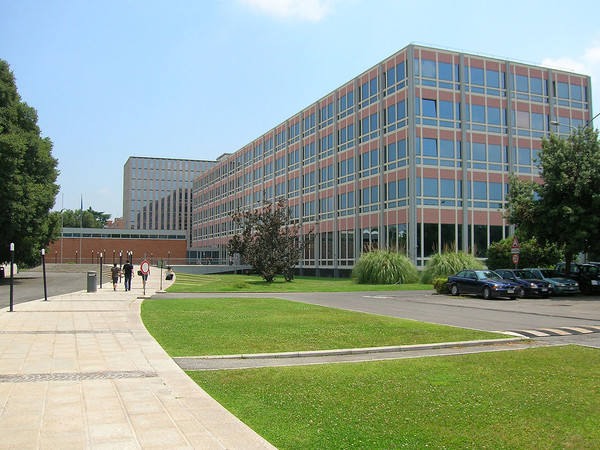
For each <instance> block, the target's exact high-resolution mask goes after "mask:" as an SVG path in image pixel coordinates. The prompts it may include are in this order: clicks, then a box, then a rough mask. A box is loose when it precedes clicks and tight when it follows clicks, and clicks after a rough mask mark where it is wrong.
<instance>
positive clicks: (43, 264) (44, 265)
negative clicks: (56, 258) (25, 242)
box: [42, 249, 48, 302]
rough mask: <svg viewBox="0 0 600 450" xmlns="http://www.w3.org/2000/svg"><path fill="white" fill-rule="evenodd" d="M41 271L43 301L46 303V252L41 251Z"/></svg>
mask: <svg viewBox="0 0 600 450" xmlns="http://www.w3.org/2000/svg"><path fill="white" fill-rule="evenodd" d="M42 271H43V273H44V301H45V302H46V301H48V290H47V288H46V250H45V249H42Z"/></svg>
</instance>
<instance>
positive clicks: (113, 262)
mask: <svg viewBox="0 0 600 450" xmlns="http://www.w3.org/2000/svg"><path fill="white" fill-rule="evenodd" d="M115 252H116V250H113V264H114V263H115V262H116V261H115Z"/></svg>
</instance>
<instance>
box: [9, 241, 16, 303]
mask: <svg viewBox="0 0 600 450" xmlns="http://www.w3.org/2000/svg"><path fill="white" fill-rule="evenodd" d="M9 248H10V311H12V310H13V280H14V277H15V274H14V268H15V244H14V243H13V242H11V243H10V247H9Z"/></svg>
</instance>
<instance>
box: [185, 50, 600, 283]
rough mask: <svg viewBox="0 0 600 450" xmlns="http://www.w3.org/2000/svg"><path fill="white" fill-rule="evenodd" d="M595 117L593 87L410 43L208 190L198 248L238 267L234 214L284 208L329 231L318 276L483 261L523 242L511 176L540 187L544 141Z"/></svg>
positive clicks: (205, 181)
mask: <svg viewBox="0 0 600 450" xmlns="http://www.w3.org/2000/svg"><path fill="white" fill-rule="evenodd" d="M590 117H592V104H591V80H590V77H588V76H585V75H579V74H574V73H570V72H564V71H558V70H554V69H548V68H543V67H539V66H534V65H530V64H524V63H519V62H513V61H507V60H500V59H496V58H491V57H485V56H480V55H472V54H466V53H460V52H454V51H450V50H442V49H435V48H428V47H422V46H417V45H409V46H408V47H406V48H404V49H403V50H401V51H399V52H398V53H396V54H395V55H393V56H391V57H389V58H387V59H386V60H384V61H383V62H381V63H379V64H377V65H376V66H375V67H372V68H371V69H369V70H367V71H366V72H365V73H363V74H361V75H359V76H358V77H356V78H355V79H353V80H351V81H350V82H348V83H346V84H344V85H343V86H341V87H340V88H338V89H336V90H335V91H333V92H331V93H330V94H328V95H326V96H325V97H323V98H322V99H320V100H318V101H317V102H315V103H314V104H312V105H310V106H309V107H307V108H305V109H304V110H302V111H300V112H299V113H297V114H295V115H294V116H292V117H290V118H289V119H287V120H286V121H285V122H283V123H281V124H279V125H278V126H276V127H275V128H273V129H272V130H270V131H269V132H267V133H265V134H264V135H262V136H260V137H259V138H257V139H256V140H255V141H253V142H251V143H249V144H248V145H246V146H245V147H243V148H241V149H240V150H238V151H237V152H235V153H234V154H231V155H224V156H223V157H221V158H220V160H219V161H218V162H217V164H216V166H215V167H213V168H212V169H210V170H208V171H207V172H206V173H203V174H202V175H201V176H200V177H199V178H197V179H196V180H195V181H194V211H193V225H192V229H193V233H192V246H193V247H194V249H196V250H197V252H198V255H201V254H204V255H209V254H210V255H211V256H212V257H213V258H214V257H221V258H224V257H226V250H225V244H226V242H227V241H228V239H229V238H230V237H231V236H232V234H233V233H234V232H235V230H233V229H232V223H231V220H230V218H229V215H230V214H231V213H232V212H234V211H237V210H238V209H241V210H244V209H250V208H258V207H260V206H261V203H262V201H263V200H265V199H266V200H268V201H275V200H276V199H277V198H279V197H282V196H283V197H285V198H287V199H288V201H289V206H290V208H291V210H292V214H293V216H294V217H295V219H296V220H297V221H298V223H299V224H300V225H301V227H302V229H303V231H304V232H307V231H308V230H313V231H314V232H315V233H316V240H315V245H314V246H313V247H312V248H310V249H307V250H306V251H305V254H304V258H303V260H302V263H301V268H302V269H304V271H305V272H316V273H325V272H328V271H330V270H331V271H332V272H333V273H338V272H339V271H340V270H342V269H349V268H351V267H352V266H353V264H354V262H355V260H356V259H357V257H358V256H359V254H360V252H362V251H365V250H368V249H371V248H376V247H380V248H391V249H397V250H400V251H403V252H406V254H407V255H409V257H410V258H411V259H413V260H414V261H415V263H417V264H418V265H422V264H424V262H425V261H426V260H427V258H428V257H430V256H431V255H432V254H433V253H435V252H438V251H440V250H443V249H444V248H446V247H449V248H456V249H464V250H468V251H472V252H474V253H475V254H476V255H479V256H483V255H484V253H485V250H486V249H487V247H488V246H489V244H490V243H491V242H495V241H498V240H501V239H502V238H504V237H506V236H508V235H509V234H510V232H511V231H510V230H509V227H508V224H507V223H506V221H505V220H504V219H503V217H502V212H501V208H502V204H503V202H504V201H505V195H506V192H507V187H508V182H509V174H511V173H516V174H518V175H519V176H522V177H526V178H529V179H534V180H539V176H538V166H537V163H536V158H537V154H538V152H539V151H540V149H541V138H542V137H544V136H548V135H549V133H550V131H554V132H558V133H563V134H569V133H570V132H571V131H572V127H577V126H579V125H584V124H585V123H586V122H587V121H588V120H589V118H590Z"/></svg>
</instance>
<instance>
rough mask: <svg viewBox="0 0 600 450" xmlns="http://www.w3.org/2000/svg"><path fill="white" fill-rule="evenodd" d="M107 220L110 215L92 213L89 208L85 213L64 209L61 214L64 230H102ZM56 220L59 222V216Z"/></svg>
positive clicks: (97, 212)
mask: <svg viewBox="0 0 600 450" xmlns="http://www.w3.org/2000/svg"><path fill="white" fill-rule="evenodd" d="M57 214H60V213H57ZM108 219H110V214H106V213H104V212H102V211H94V210H93V209H92V208H91V207H90V208H88V209H87V210H85V211H81V210H75V211H73V210H70V209H65V210H64V211H63V212H62V224H63V227H64V228H79V227H83V228H104V227H105V226H106V222H107V221H108ZM58 220H59V222H60V220H61V219H60V216H59V219H58Z"/></svg>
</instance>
